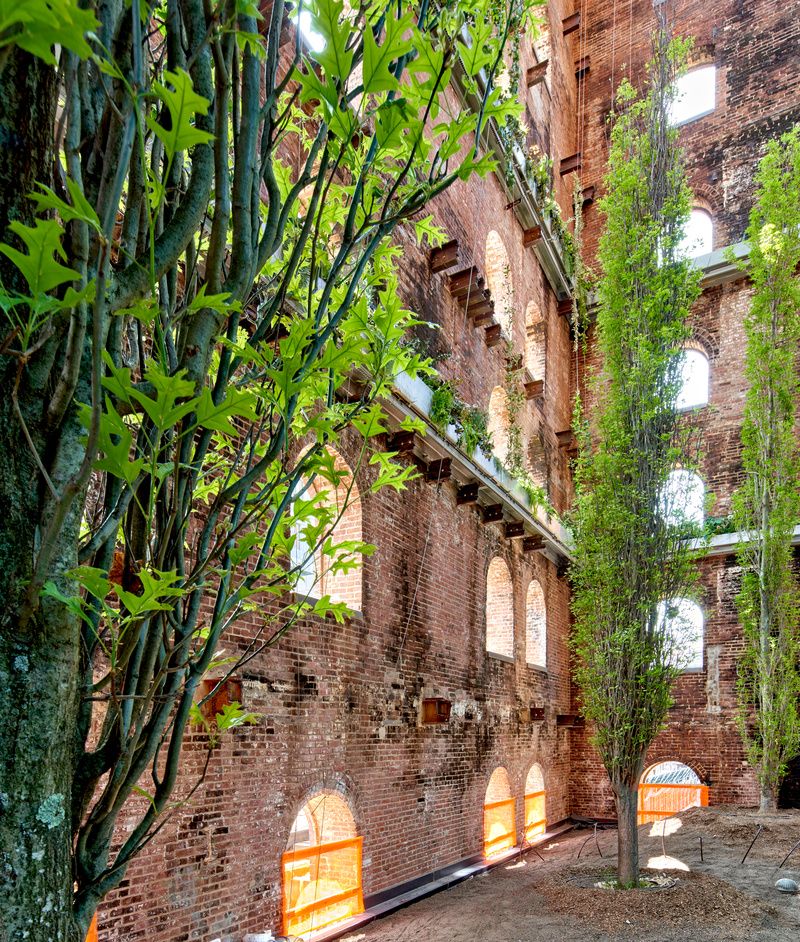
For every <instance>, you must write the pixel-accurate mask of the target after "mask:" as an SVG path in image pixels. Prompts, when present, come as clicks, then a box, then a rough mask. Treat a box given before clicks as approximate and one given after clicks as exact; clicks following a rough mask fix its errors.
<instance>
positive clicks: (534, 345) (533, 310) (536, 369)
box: [525, 301, 546, 379]
mask: <svg viewBox="0 0 800 942" xmlns="http://www.w3.org/2000/svg"><path fill="white" fill-rule="evenodd" d="M525 332H526V335H527V336H526V344H525V365H526V366H527V367H528V372H529V373H530V374H531V376H532V377H533V379H544V378H545V375H544V374H545V362H546V357H545V335H544V318H543V317H542V312H541V310H540V309H539V306H538V305H537V304H536V303H535V302H534V301H530V302H529V303H528V307H527V308H526V310H525Z"/></svg>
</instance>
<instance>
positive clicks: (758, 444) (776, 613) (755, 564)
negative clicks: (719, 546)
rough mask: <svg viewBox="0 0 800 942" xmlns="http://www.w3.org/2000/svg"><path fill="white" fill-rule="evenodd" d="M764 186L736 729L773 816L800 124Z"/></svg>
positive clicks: (748, 325)
mask: <svg viewBox="0 0 800 942" xmlns="http://www.w3.org/2000/svg"><path fill="white" fill-rule="evenodd" d="M756 180H757V185H758V195H757V199H756V203H755V206H754V207H753V210H752V212H751V214H750V225H749V227H748V230H747V237H748V240H749V242H750V258H749V274H750V277H751V279H752V281H753V286H754V293H753V299H752V303H751V307H750V311H749V313H748V315H747V317H746V319H745V334H746V338H747V348H746V353H745V375H746V377H747V379H748V381H749V390H748V393H747V399H746V403H745V418H744V424H743V427H742V445H743V450H742V464H743V467H744V472H745V479H744V483H743V485H742V486H741V488H740V489H739V490H738V492H737V493H736V495H735V499H734V517H735V520H736V524H737V528H738V529H739V530H742V531H744V532H745V534H746V536H747V542H746V543H744V544H742V546H741V548H740V551H739V554H738V556H739V564H740V565H741V567H742V588H741V591H740V593H739V595H738V597H737V605H738V609H739V617H740V619H741V622H742V629H743V632H744V641H745V649H744V651H743V653H742V658H741V661H740V663H739V676H738V694H739V727H740V730H741V733H742V737H743V739H744V744H745V749H746V752H747V758H748V760H749V761H750V763H751V765H752V766H753V767H754V768H755V770H756V774H757V776H758V781H759V785H760V788H761V809H762V811H766V810H771V809H774V808H775V805H776V798H777V792H778V788H779V786H780V782H781V780H782V778H783V776H784V775H785V773H786V767H787V763H788V762H789V761H790V760H791V759H792V758H793V757H795V756H796V755H797V754H798V752H800V711H798V696H800V672H798V657H800V591H799V590H798V584H797V578H796V576H795V574H794V573H793V572H792V534H793V531H794V528H795V526H796V525H797V523H798V521H799V520H800V447H799V446H798V442H797V437H796V432H795V424H796V421H797V406H796V403H797V399H798V394H800V375H799V374H798V369H797V350H798V345H800V279H798V277H797V274H796V272H797V267H798V264H800V126H797V127H795V128H794V129H793V130H792V131H790V132H789V133H787V134H785V135H783V137H781V138H780V140H775V141H771V142H770V144H769V145H768V147H767V153H766V155H765V156H764V158H763V160H762V161H761V164H760V166H759V170H758V174H757V177H756Z"/></svg>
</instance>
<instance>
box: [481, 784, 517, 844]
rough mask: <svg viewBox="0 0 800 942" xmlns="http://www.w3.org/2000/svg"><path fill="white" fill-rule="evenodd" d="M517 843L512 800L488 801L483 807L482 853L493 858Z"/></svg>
mask: <svg viewBox="0 0 800 942" xmlns="http://www.w3.org/2000/svg"><path fill="white" fill-rule="evenodd" d="M516 843H517V833H516V827H515V824H514V799H513V798H505V799H503V801H490V802H487V803H486V804H485V805H484V806H483V853H484V855H485V856H486V857H493V856H494V855H495V854H501V853H502V852H503V851H504V850H509V849H510V848H512V847H513V846H514V845H515V844H516Z"/></svg>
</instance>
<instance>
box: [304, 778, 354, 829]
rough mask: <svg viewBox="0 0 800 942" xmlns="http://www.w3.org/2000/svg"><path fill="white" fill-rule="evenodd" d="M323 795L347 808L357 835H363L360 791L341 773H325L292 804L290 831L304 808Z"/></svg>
mask: <svg viewBox="0 0 800 942" xmlns="http://www.w3.org/2000/svg"><path fill="white" fill-rule="evenodd" d="M321 795H331V796H332V797H336V798H338V799H339V800H341V801H342V802H344V804H345V805H346V806H347V809H348V811H349V813H350V816H351V817H352V819H353V826H354V828H355V834H362V833H363V821H362V819H361V813H360V804H361V801H360V790H359V788H358V786H357V785H356V783H355V782H354V781H353V780H352V779H351V778H350V777H349V776H347V775H343V774H342V773H339V772H325V773H323V774H322V775H321V776H320V777H319V778H317V779H316V780H315V781H314V784H313V785H311V786H309V787H308V788H306V789H305V790H304V791H303V792H301V794H300V795H299V796H298V797H297V799H296V800H295V801H293V802H292V804H291V806H290V807H291V816H290V820H289V829H291V827H292V824H293V823H294V821H295V820H296V818H297V815H298V814H299V813H300V811H302V810H303V808H304V807H305V806H306V805H308V804H309V802H311V801H313V800H314V799H315V798H317V797H318V796H321Z"/></svg>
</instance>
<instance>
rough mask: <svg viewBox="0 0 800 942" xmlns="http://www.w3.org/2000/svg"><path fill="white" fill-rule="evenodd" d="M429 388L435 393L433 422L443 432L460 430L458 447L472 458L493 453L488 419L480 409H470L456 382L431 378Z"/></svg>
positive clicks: (431, 414) (427, 380)
mask: <svg viewBox="0 0 800 942" xmlns="http://www.w3.org/2000/svg"><path fill="white" fill-rule="evenodd" d="M426 382H427V384H428V385H429V386H430V388H431V389H432V390H433V396H432V397H431V409H430V414H429V418H430V420H431V422H432V423H433V425H434V426H435V427H436V428H437V429H438V430H439V431H440V432H443V431H444V430H445V429H446V428H447V426H448V425H454V426H455V429H456V436H457V437H456V443H457V444H458V447H459V448H460V449H461V450H462V451H463V452H464V453H465V454H466V455H469V456H470V457H472V455H474V454H475V450H476V449H477V448H480V449H481V451H483V452H485V453H486V454H487V455H488V454H491V451H492V437H491V435H490V434H489V429H488V422H489V420H488V416H487V415H486V412H484V411H483V410H482V409H479V408H478V407H477V406H471V405H468V404H467V403H466V402H464V400H463V399H461V397H460V396H459V395H458V393H457V392H456V381H455V380H442V379H440V378H438V377H432V378H431V377H429V378H427V379H426Z"/></svg>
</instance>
